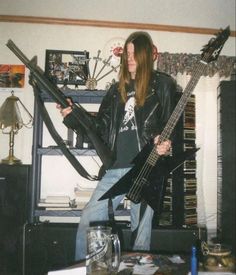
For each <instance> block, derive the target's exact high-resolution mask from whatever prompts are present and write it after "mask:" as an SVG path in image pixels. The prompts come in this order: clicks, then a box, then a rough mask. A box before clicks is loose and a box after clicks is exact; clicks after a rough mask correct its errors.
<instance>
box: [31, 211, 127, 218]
mask: <svg viewBox="0 0 236 275" xmlns="http://www.w3.org/2000/svg"><path fill="white" fill-rule="evenodd" d="M81 213H82V210H80V209H76V210H35V215H36V216H48V217H80V216H81ZM129 215H130V210H128V209H120V210H116V211H115V216H129Z"/></svg>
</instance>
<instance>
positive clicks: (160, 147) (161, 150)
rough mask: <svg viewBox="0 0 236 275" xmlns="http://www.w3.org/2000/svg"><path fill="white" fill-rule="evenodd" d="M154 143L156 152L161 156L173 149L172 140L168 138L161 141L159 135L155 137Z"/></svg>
mask: <svg viewBox="0 0 236 275" xmlns="http://www.w3.org/2000/svg"><path fill="white" fill-rule="evenodd" d="M154 144H155V145H156V152H157V154H158V155H159V156H163V155H168V154H169V153H170V150H171V140H169V139H167V140H165V141H163V142H161V143H159V136H156V137H155V138H154Z"/></svg>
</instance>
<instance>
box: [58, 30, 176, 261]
mask: <svg viewBox="0 0 236 275" xmlns="http://www.w3.org/2000/svg"><path fill="white" fill-rule="evenodd" d="M153 49H154V45H153V42H152V39H151V37H150V35H149V34H148V33H146V32H143V31H138V32H134V33H132V34H131V35H130V36H129V37H128V38H127V40H126V42H125V45H124V50H123V54H122V57H121V68H120V72H119V81H118V82H117V83H114V84H112V85H111V87H110V89H109V90H108V92H107V93H106V95H105V97H104V98H103V101H102V103H101V105H100V108H99V112H98V114H97V116H96V117H93V118H91V119H93V123H94V130H96V131H97V133H99V134H100V135H101V137H102V138H103V139H104V142H105V143H106V144H107V146H109V148H110V149H111V150H112V152H113V153H114V163H113V165H112V166H111V167H110V168H109V169H108V170H107V171H105V174H104V176H103V177H102V179H101V180H100V181H99V182H98V184H97V187H96V189H95V190H94V192H93V195H92V196H91V198H90V201H89V202H88V203H87V205H86V206H85V208H84V209H83V213H82V216H81V219H80V223H79V227H78V232H77V238H76V256H75V259H76V260H81V259H84V258H85V256H86V229H87V228H88V227H89V225H90V223H91V222H92V221H105V220H108V211H107V209H108V200H107V199H105V200H99V201H98V199H99V198H100V197H101V196H102V195H103V194H104V193H105V192H107V191H108V190H109V189H110V188H111V187H112V186H113V185H114V184H115V183H116V182H117V181H118V180H119V179H120V178H121V177H123V176H124V175H125V174H126V173H127V172H128V171H129V169H130V168H131V162H132V160H133V159H134V158H135V156H136V155H137V154H138V153H139V152H140V151H141V150H142V148H143V147H144V145H145V144H147V142H149V141H150V140H151V139H153V142H154V146H155V148H156V153H157V154H159V155H166V154H168V152H169V150H170V147H171V141H170V140H166V141H163V142H161V143H160V142H159V141H158V135H159V134H160V133H161V131H162V130H163V128H164V127H165V124H166V123H167V121H168V119H169V117H170V115H171V112H172V110H173V109H174V98H175V92H176V83H175V81H174V80H173V79H172V78H171V77H170V76H169V75H167V74H164V73H161V72H158V71H155V70H154V68H153V66H154V58H153ZM58 108H60V106H58ZM60 110H61V113H62V115H63V116H64V117H65V119H66V116H67V115H68V114H69V113H70V112H71V108H70V107H68V108H65V109H62V108H60ZM78 120H79V118H78ZM124 196H125V194H123V195H118V196H116V197H114V198H112V205H113V209H114V210H115V209H116V208H117V207H118V205H119V203H120V202H121V201H122V199H123V198H124ZM141 208H142V211H141ZM153 213H154V211H153V209H152V208H151V207H150V206H149V205H145V207H144V208H143V207H142V203H138V204H135V203H132V202H131V210H130V215H131V217H130V218H131V231H132V232H133V233H134V232H135V238H134V240H133V250H145V251H148V250H149V249H150V241H151V229H152V218H153Z"/></svg>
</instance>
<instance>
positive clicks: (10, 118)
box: [0, 91, 33, 164]
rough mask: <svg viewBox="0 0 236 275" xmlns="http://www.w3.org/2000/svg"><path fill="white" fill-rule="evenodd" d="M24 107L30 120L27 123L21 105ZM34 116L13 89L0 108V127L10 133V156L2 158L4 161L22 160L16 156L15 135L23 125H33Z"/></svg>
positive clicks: (4, 131) (16, 162)
mask: <svg viewBox="0 0 236 275" xmlns="http://www.w3.org/2000/svg"><path fill="white" fill-rule="evenodd" d="M17 103H20V106H21V107H22V108H23V110H24V111H25V112H26V113H27V115H28V117H29V121H28V122H27V123H24V122H23V119H22V116H21V112H20V108H19V105H18V104H17ZM32 121H33V117H32V116H31V114H30V113H29V111H28V110H27V109H26V107H25V106H24V104H23V103H22V102H21V101H20V99H19V98H18V97H16V96H14V92H13V91H12V95H11V96H9V97H8V98H7V99H6V100H5V101H4V103H3V104H2V106H1V108H0V129H1V130H2V132H3V134H9V135H10V140H9V147H10V149H9V156H8V157H7V158H6V159H3V160H2V163H6V164H19V163H21V161H20V160H19V159H17V158H16V157H15V156H14V153H13V151H14V136H15V134H17V133H18V130H19V129H21V128H22V127H23V126H29V125H30V127H31V126H32Z"/></svg>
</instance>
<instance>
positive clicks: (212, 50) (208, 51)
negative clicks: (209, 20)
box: [201, 26, 230, 63]
mask: <svg viewBox="0 0 236 275" xmlns="http://www.w3.org/2000/svg"><path fill="white" fill-rule="evenodd" d="M229 35H230V28H229V26H228V27H227V28H225V29H224V30H220V31H219V32H218V33H217V34H216V37H213V38H211V39H210V41H209V42H208V44H207V45H205V46H204V47H203V49H202V50H201V51H202V54H201V60H202V62H205V63H210V62H212V61H215V60H216V59H217V58H218V56H219V54H220V52H221V50H222V48H223V46H224V44H225V42H226V40H227V39H228V37H229Z"/></svg>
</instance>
